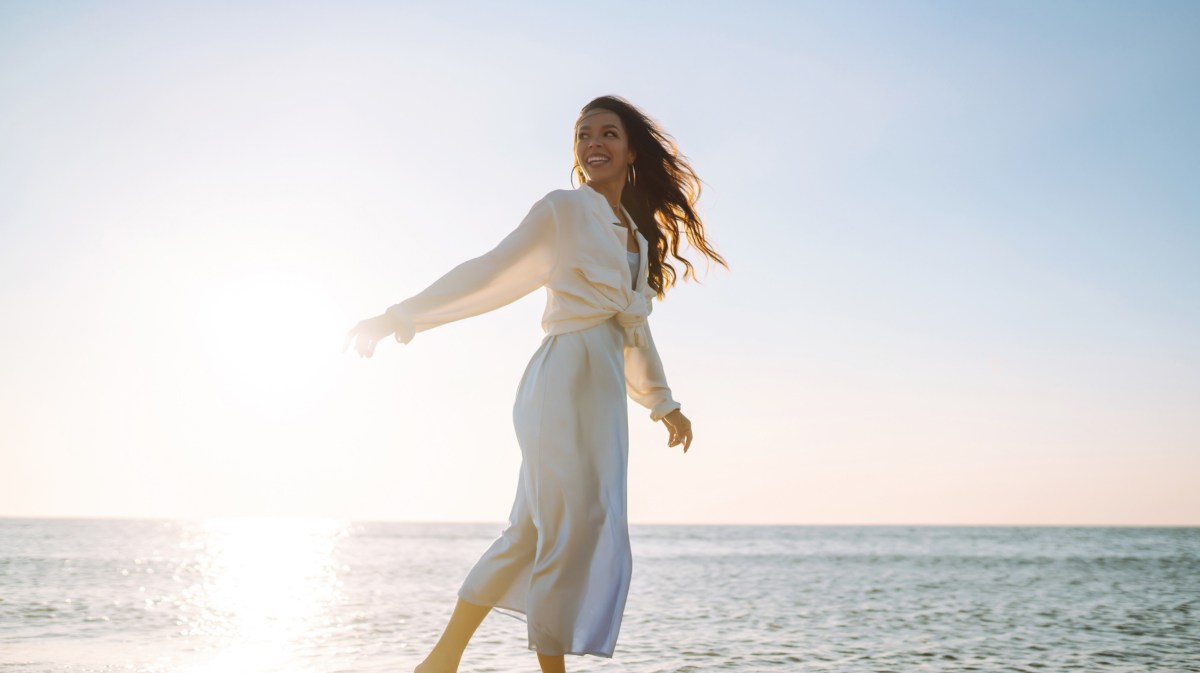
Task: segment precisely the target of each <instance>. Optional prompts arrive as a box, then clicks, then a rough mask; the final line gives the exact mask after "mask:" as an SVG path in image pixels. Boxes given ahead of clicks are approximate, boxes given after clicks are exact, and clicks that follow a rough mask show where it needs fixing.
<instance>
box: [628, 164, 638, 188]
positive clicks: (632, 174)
mask: <svg viewBox="0 0 1200 673" xmlns="http://www.w3.org/2000/svg"><path fill="white" fill-rule="evenodd" d="M625 182H628V183H629V186H630V187H636V186H637V166H634V165H633V164H629V172H628V173H626V174H625Z"/></svg>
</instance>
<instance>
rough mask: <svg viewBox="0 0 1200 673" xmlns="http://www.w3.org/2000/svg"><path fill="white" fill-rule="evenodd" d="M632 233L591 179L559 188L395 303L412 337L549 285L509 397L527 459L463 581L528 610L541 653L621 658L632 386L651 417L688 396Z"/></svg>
mask: <svg viewBox="0 0 1200 673" xmlns="http://www.w3.org/2000/svg"><path fill="white" fill-rule="evenodd" d="M625 215H626V216H627V217H628V215H629V214H628V212H627V211H626V212H625ZM630 221H632V218H630ZM627 237H628V230H627V229H626V228H625V227H624V226H621V225H620V222H619V220H618V219H617V218H616V216H615V215H614V214H613V212H612V209H611V208H610V207H609V205H608V201H607V200H606V199H605V197H604V196H603V195H601V194H600V193H598V192H596V191H595V190H593V189H592V188H591V187H588V186H587V185H584V186H582V187H580V188H578V189H575V190H558V191H554V192H551V193H549V194H547V195H546V196H545V197H544V198H542V199H541V200H540V201H538V202H537V203H536V204H534V206H533V208H532V209H531V210H530V211H529V214H528V215H526V216H525V219H524V220H522V221H521V224H520V225H519V226H518V227H517V228H516V230H514V231H513V232H512V233H510V234H509V235H508V236H507V237H505V238H504V240H502V241H501V242H500V243H499V245H497V246H496V247H495V248H494V249H493V250H492V251H490V252H488V253H487V254H484V255H483V256H481V257H477V258H475V259H472V260H469V261H467V262H464V263H463V264H460V265H459V266H457V267H455V268H454V269H452V270H451V271H450V272H449V273H447V274H446V275H444V276H442V277H441V278H440V279H438V280H437V281H435V282H434V283H433V284H432V285H430V286H429V287H428V288H426V289H425V290H423V291H422V292H421V293H419V294H417V295H415V296H413V297H410V298H409V299H406V300H404V301H403V302H401V303H399V304H396V305H395V306H392V307H390V308H389V309H388V312H389V313H391V314H394V315H395V316H397V317H398V318H400V322H401V325H402V327H401V328H400V329H399V330H398V331H397V332H396V340H397V341H400V342H403V343H408V342H409V341H410V340H411V339H412V338H413V335H414V334H415V333H416V332H421V331H424V330H427V329H430V328H433V327H436V326H438V325H442V324H445V323H448V322H451V321H454V320H461V319H463V318H467V317H470V316H474V315H478V314H480V313H484V312H486V311H490V310H492V309H496V308H499V307H501V306H504V305H506V304H509V303H511V302H513V301H515V300H517V299H519V298H521V297H523V296H525V295H527V294H529V293H530V292H532V291H534V290H536V289H537V288H540V287H545V288H546V291H547V292H546V299H547V301H546V310H545V313H544V314H543V316H542V329H543V330H544V331H545V332H546V336H545V337H544V338H543V339H542V343H541V347H539V348H538V349H537V351H536V352H535V353H534V354H533V358H532V359H531V360H530V361H529V365H528V366H527V367H526V369H525V374H524V376H523V377H522V378H521V383H520V386H519V387H518V389H517V396H516V402H515V404H514V405H513V424H514V425H515V426H516V433H517V442H518V443H519V444H520V447H521V458H522V462H521V472H520V477H519V479H518V485H517V494H516V498H515V501H514V502H513V507H512V512H511V514H510V515H509V522H508V526H507V527H506V528H505V529H504V531H503V532H502V533H501V534H500V536H499V538H497V539H496V540H495V542H493V543H492V545H491V547H490V548H489V549H488V550H487V551H486V552H485V553H484V554H483V556H482V558H480V559H479V561H478V563H476V564H475V567H474V568H473V569H472V570H471V571H470V573H468V575H467V578H466V580H465V581H464V582H463V585H462V588H461V589H460V590H459V596H461V597H462V598H463V599H464V600H466V601H468V602H470V603H474V604H477V605H486V606H491V607H493V608H495V609H497V610H498V611H501V612H504V613H506V614H510V615H513V616H517V617H519V618H524V620H525V621H526V623H527V626H528V636H529V649H532V650H536V651H538V652H539V653H541V654H545V655H561V654H592V655H597V656H602V657H611V656H612V654H613V649H614V648H615V646H616V641H617V633H618V631H619V630H620V627H621V615H622V613H623V612H624V609H625V599H626V596H627V595H628V591H629V580H630V573H631V569H632V557H631V554H630V548H629V530H628V523H627V521H628V520H627V517H626V499H627V498H626V488H627V466H628V454H629V418H628V409H627V407H626V404H625V395H626V394H628V395H629V397H631V398H632V399H633V400H635V401H636V402H638V403H639V404H641V405H643V406H645V407H646V408H648V409H650V418H651V419H653V420H655V421H657V420H659V419H661V418H662V417H663V416H665V415H666V414H668V413H670V412H671V411H672V410H674V409H678V408H679V406H680V405H679V403H678V402H676V401H675V400H674V399H673V398H672V396H671V390H670V388H669V387H668V386H667V381H666V377H665V375H664V374H663V366H662V361H661V360H660V359H659V356H658V351H657V350H656V349H655V346H654V339H653V337H652V336H651V334H650V326H649V324H648V323H647V321H646V318H647V317H648V316H649V315H650V312H651V303H650V300H651V298H652V297H654V291H653V290H652V289H651V288H649V287H648V286H647V282H646V267H647V262H646V259H647V250H646V246H647V242H646V239H645V238H644V237H643V236H642V235H641V233H640V232H638V233H637V235H636V238H637V244H638V256H637V257H638V262H637V267H636V269H637V273H636V276H633V275H631V274H630V264H629V261H628V259H627V256H626V255H627V252H628V249H627V246H626V241H627Z"/></svg>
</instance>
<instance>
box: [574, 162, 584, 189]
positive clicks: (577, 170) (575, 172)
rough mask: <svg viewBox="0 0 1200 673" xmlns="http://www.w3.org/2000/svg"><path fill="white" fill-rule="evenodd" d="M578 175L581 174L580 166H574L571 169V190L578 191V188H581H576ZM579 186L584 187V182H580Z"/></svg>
mask: <svg viewBox="0 0 1200 673" xmlns="http://www.w3.org/2000/svg"><path fill="white" fill-rule="evenodd" d="M578 173H579V166H578V165H575V166H572V167H571V189H578V188H579V187H576V186H575V175H576V174H578ZM579 184H580V186H582V185H583V183H582V182H580V183H579Z"/></svg>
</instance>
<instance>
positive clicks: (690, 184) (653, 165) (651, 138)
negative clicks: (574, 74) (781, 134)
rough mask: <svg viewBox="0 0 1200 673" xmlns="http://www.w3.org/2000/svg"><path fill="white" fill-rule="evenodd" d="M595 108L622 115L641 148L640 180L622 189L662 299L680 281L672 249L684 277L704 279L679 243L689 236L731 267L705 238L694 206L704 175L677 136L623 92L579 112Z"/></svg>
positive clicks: (692, 242)
mask: <svg viewBox="0 0 1200 673" xmlns="http://www.w3.org/2000/svg"><path fill="white" fill-rule="evenodd" d="M596 109H602V110H608V111H610V112H614V113H616V115H617V116H618V117H620V118H621V122H622V123H623V124H624V125H625V132H626V133H627V134H628V138H629V146H630V147H631V148H633V149H634V150H636V151H637V158H636V159H635V160H634V162H633V174H634V175H635V176H636V181H635V182H634V183H633V184H630V183H629V182H628V181H626V183H625V188H624V189H623V190H621V205H623V206H625V209H626V210H628V211H629V214H630V215H631V216H633V221H634V223H636V224H637V228H638V231H640V232H641V233H642V236H644V237H645V238H646V242H647V243H649V244H650V245H649V248H650V259H649V262H648V264H647V273H648V276H649V279H648V280H649V283H650V287H652V288H654V291H655V293H656V294H657V295H658V298H659V299H660V300H661V299H662V298H663V297H665V296H666V290H667V288H669V287H671V286H672V285H674V284H675V282H676V273H675V267H674V266H672V265H671V263H670V262H668V261H667V253H668V252H670V253H671V256H672V257H674V258H675V259H677V260H679V261H680V262H683V266H684V271H683V277H684V278H685V279H686V278H689V277H690V278H692V279H694V280H695V281H696V282H700V279H699V278H698V277H697V276H696V270H695V268H694V267H693V266H692V263H691V262H689V261H688V260H687V259H685V258H684V257H683V256H681V255H680V254H679V242H680V240H681V239H682V238H683V237H685V236H686V237H687V242H688V244H689V245H691V246H692V247H693V248H695V249H697V250H699V251H700V252H701V253H703V254H704V256H705V257H708V258H709V259H711V260H712V261H714V262H716V263H718V264H720V265H721V266H723V267H725V268H726V269H728V268H729V265H728V264H726V263H725V259H724V258H723V257H721V255H719V254H717V251H716V250H713V248H712V246H710V245H709V243H708V241H706V240H705V238H704V223H703V222H701V221H700V216H699V215H697V214H696V208H695V206H696V201H697V200H698V199H699V198H700V178H699V177H697V176H696V172H695V171H694V170H692V166H691V164H690V163H688V160H687V157H685V156H683V154H681V153H680V152H679V147H678V146H677V145H676V144H675V140H674V139H673V138H672V137H671V136H670V135H668V134H667V133H666V132H664V131H663V130H662V129H661V128H660V127H659V125H658V124H657V123H656V122H655V121H654V120H653V119H650V118H649V117H647V116H646V115H645V114H643V113H642V111H641V110H638V109H637V108H636V107H634V106H633V105H632V104H631V103H630V102H629V101H627V100H625V99H624V98H621V97H620V96H601V97H599V98H597V99H595V100H593V101H592V102H590V103H588V104H587V105H585V106H583V109H582V110H580V111H579V114H580V115H581V116H582V115H584V114H587V113H588V112H590V111H592V110H596ZM573 171H574V174H575V175H576V176H578V178H579V181H580V182H583V181H584V180H585V177H584V174H583V169H582V168H581V167H580V166H579V162H578V161H576V162H575V167H574V169H573ZM681 230H682V231H681Z"/></svg>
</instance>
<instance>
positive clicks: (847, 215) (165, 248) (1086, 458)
mask: <svg viewBox="0 0 1200 673" xmlns="http://www.w3.org/2000/svg"><path fill="white" fill-rule="evenodd" d="M683 7H684V6H683V5H679V4H678V3H671V4H668V3H661V4H650V5H645V4H642V3H633V2H628V3H622V2H612V3H605V4H603V5H597V4H591V5H583V4H569V5H565V4H561V3H543V4H532V3H522V4H495V3H423V4H420V5H408V4H405V3H384V2H355V3H294V2H286V3H285V2H277V3H204V4H196V5H192V6H181V5H176V4H171V5H167V4H162V3H151V2H145V3H135V2H110V3H99V2H58V3H37V2H7V3H4V4H3V5H2V6H0V315H3V316H4V325H5V329H4V330H2V331H0V372H2V378H0V465H2V466H3V469H0V516H3V515H7V516H25V515H57V516H71V515H88V516H109V515H116V516H208V515H221V514H303V515H328V516H338V517H349V518H378V519H390V518H399V519H438V520H453V519H471V520H498V519H502V518H503V517H504V516H505V515H506V513H507V511H508V509H507V508H508V505H509V503H510V499H511V496H512V493H513V491H514V490H515V487H516V474H517V465H518V463H519V454H518V452H517V449H516V444H515V439H514V438H513V432H512V427H511V418H510V414H511V404H512V395H513V393H514V391H515V389H516V384H517V381H518V379H519V377H520V374H521V372H522V370H523V369H524V367H525V364H526V363H527V362H528V359H529V357H530V355H531V354H532V353H533V351H534V350H535V349H536V347H537V343H538V341H539V339H540V337H541V333H540V331H539V329H538V327H537V323H538V318H539V316H540V313H541V308H542V305H541V302H542V295H541V294H540V293H535V294H534V295H531V296H530V297H527V298H526V299H523V300H521V301H520V302H518V303H517V304H515V305H513V306H511V307H507V308H505V309H502V310H501V311H498V312H496V313H493V314H489V315H487V316H482V317H479V318H475V319H472V320H469V321H464V322H462V323H456V324H453V325H447V326H444V327H442V328H438V329H437V330H432V331H430V332H426V333H422V334H421V335H418V338H417V339H415V340H414V341H413V343H411V344H409V345H408V346H406V347H400V346H398V345H394V344H393V345H390V346H389V345H388V344H384V346H383V347H382V348H381V352H380V353H379V354H378V355H377V356H376V358H375V359H373V360H370V361H364V360H360V359H359V358H357V357H352V356H346V355H342V354H341V353H340V352H339V351H338V348H340V345H341V337H342V335H343V334H344V333H345V331H346V330H347V329H348V328H349V327H350V326H351V325H352V324H353V323H354V322H355V321H357V320H359V319H361V318H364V317H367V316H369V315H373V314H375V313H377V312H379V311H381V310H382V309H383V308H385V307H386V306H388V305H390V304H392V303H395V302H397V301H400V300H401V299H403V298H405V297H407V296H409V295H411V294H413V293H415V292H417V291H419V290H420V289H422V288H423V287H424V286H425V285H427V284H428V283H429V282H431V281H432V280H434V279H435V278H436V277H437V276H438V275H440V274H441V273H443V272H444V271H446V270H448V269H449V268H451V267H452V266H454V265H455V264H457V263H458V262H460V261H462V260H464V259H466V258H468V257H473V256H475V255H478V254H481V253H482V252H485V251H486V250H488V249H489V248H490V247H491V246H492V245H494V243H495V242H497V241H499V240H500V238H502V237H503V235H504V234H506V233H507V232H508V231H509V230H511V228H513V227H514V226H516V223H517V222H518V221H519V220H520V217H521V216H522V215H523V214H524V213H525V212H526V211H527V209H528V207H529V205H530V204H532V203H533V202H534V201H535V200H536V199H537V198H539V197H540V196H542V195H543V194H545V193H546V192H547V191H550V190H552V189H559V188H564V187H567V186H568V179H569V170H570V147H571V145H570V138H571V125H572V123H573V121H574V119H575V115H576V113H577V111H578V109H579V108H580V107H581V106H582V105H583V104H584V103H586V102H587V101H588V100H590V99H591V98H592V97H594V96H597V95H602V94H608V93H616V94H619V95H623V96H625V97H627V98H629V99H630V100H632V101H633V102H634V103H635V104H637V105H639V106H641V107H643V108H644V109H645V111H647V112H648V113H649V114H651V115H652V116H654V117H656V118H658V119H659V120H660V121H661V122H662V124H663V125H664V126H665V127H666V128H667V129H668V130H669V131H670V132H671V133H672V134H673V135H674V136H675V137H676V138H677V140H678V141H679V143H680V145H681V147H682V149H683V150H684V151H685V152H686V153H687V154H688V156H689V157H690V158H691V159H692V161H693V163H694V165H695V166H696V168H697V170H698V171H699V173H700V175H701V177H702V178H703V179H704V180H705V183H706V188H705V192H704V196H703V198H702V200H701V206H702V214H703V215H704V216H705V218H706V221H707V224H708V232H709V234H710V236H711V240H712V242H713V243H714V245H715V246H716V247H717V249H718V250H719V251H720V252H721V253H722V254H723V255H724V256H725V257H726V259H728V261H729V263H730V266H731V268H732V270H731V271H730V272H726V271H724V270H723V269H719V268H715V269H713V270H712V271H711V272H710V273H708V274H707V275H706V276H704V283H703V284H702V285H696V284H694V283H689V284H686V285H684V286H682V287H679V288H677V290H676V291H675V292H673V293H672V294H670V295H669V296H668V298H667V301H666V302H665V303H662V304H660V305H658V306H656V308H655V312H654V316H653V317H652V322H653V325H654V330H655V337H656V341H657V342H658V344H659V348H660V351H661V352H662V355H663V359H664V362H665V364H666V367H667V374H668V378H669V379H670V381H671V383H672V386H673V388H674V389H675V393H676V397H677V398H678V399H680V400H681V401H682V403H683V405H684V409H685V411H686V412H687V413H688V415H689V416H690V417H691V418H692V420H693V423H694V424H695V426H696V442H695V445H694V447H693V450H692V451H691V452H689V454H688V455H687V456H686V457H684V456H680V455H677V454H676V453H674V452H673V451H672V450H668V449H667V448H666V446H665V444H666V433H665V431H664V430H663V429H662V428H661V426H659V425H655V424H652V423H651V422H650V421H649V420H648V418H647V415H646V412H645V411H644V410H643V409H641V408H640V407H631V413H632V416H631V422H632V426H633V427H632V428H631V432H632V441H633V447H632V449H633V450H632V453H633V464H632V467H631V476H630V488H631V491H630V497H631V515H632V517H633V519H634V520H635V521H672V522H675V521H680V522H686V521H695V522H742V523H766V522H789V523H1118V524H1139V523H1144V524H1181V523H1183V524H1193V525H1195V524H1200V489H1196V488H1195V484H1196V483H1197V481H1198V479H1200V413H1197V411H1196V410H1197V409H1200V270H1198V269H1200V264H1198V263H1197V260H1200V203H1198V199H1200V196H1198V195H1200V190H1198V189H1196V187H1195V185H1196V182H1197V175H1200V166H1198V163H1200V158H1198V157H1200V130H1198V125H1197V123H1196V121H1195V120H1196V119H1200V99H1198V95H1200V94H1198V92H1200V40H1197V39H1196V36H1197V35H1198V34H1200V5H1197V4H1195V3H1168V2H1152V3H1126V2H1078V3H1073V2H1055V3H1041V2H1007V3H949V2H945V3H942V2H937V3H930V2H924V3H920V2H909V3H884V2H876V3H860V2H829V3H738V4H736V5H735V4H734V3H700V4H696V3H693V4H690V5H687V6H686V7H687V13H681V9H682V8H683ZM693 258H694V259H695V258H696V257H695V255H694V253H693ZM701 268H702V269H703V265H701Z"/></svg>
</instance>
